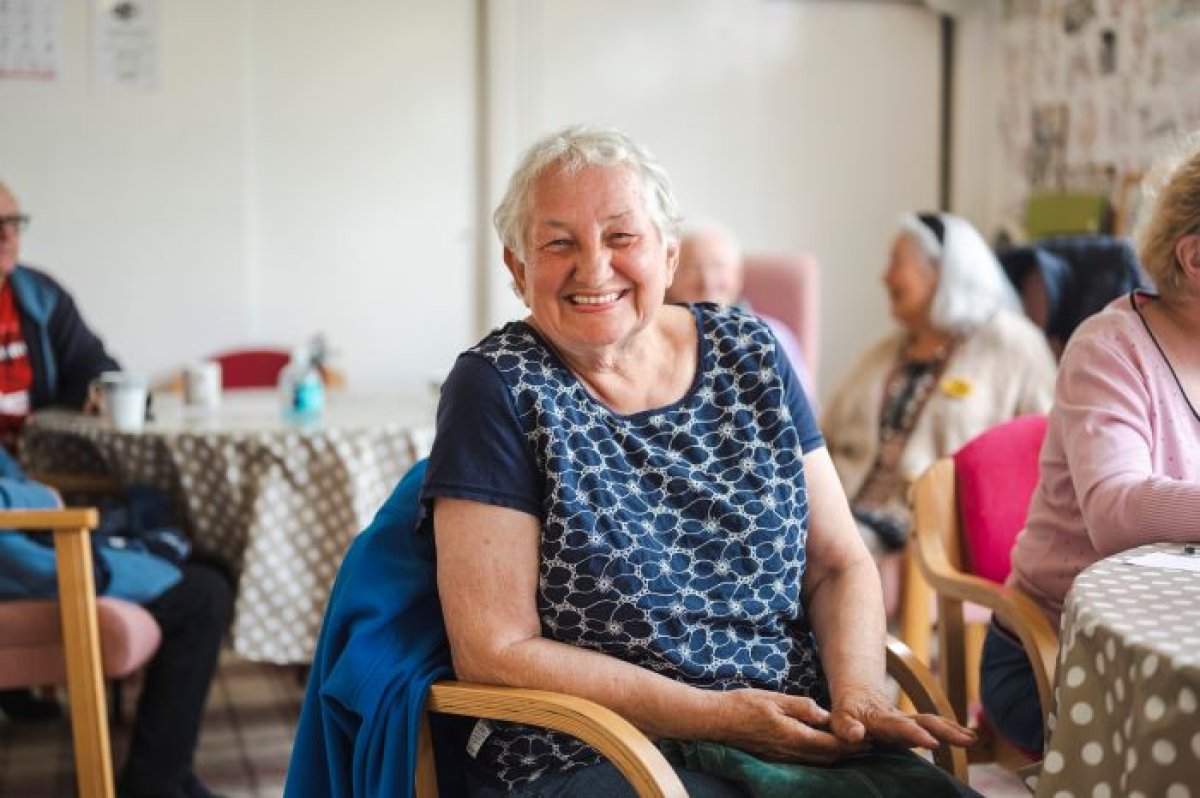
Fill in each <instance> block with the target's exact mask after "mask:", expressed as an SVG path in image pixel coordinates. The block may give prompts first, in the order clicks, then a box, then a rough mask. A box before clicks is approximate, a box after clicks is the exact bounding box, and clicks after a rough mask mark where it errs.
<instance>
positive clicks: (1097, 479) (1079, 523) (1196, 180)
mask: <svg viewBox="0 0 1200 798" xmlns="http://www.w3.org/2000/svg"><path fill="white" fill-rule="evenodd" d="M1140 256H1141V262H1142V268H1143V269H1145V271H1146V273H1147V274H1148V275H1149V276H1150V278H1151V279H1152V280H1153V281H1154V284H1155V286H1157V289H1158V293H1157V294H1151V293H1147V292H1144V291H1141V290H1134V291H1133V292H1131V293H1130V294H1129V295H1127V296H1124V297H1120V298H1119V299H1116V300H1114V301H1113V302H1112V303H1111V304H1110V305H1109V306H1108V307H1107V308H1106V309H1105V310H1104V311H1102V312H1101V313H1099V314H1097V315H1095V316H1092V317H1091V318H1090V319H1088V320H1087V321H1085V322H1084V323H1083V324H1082V325H1081V326H1080V327H1079V329H1078V330H1077V331H1076V332H1075V334H1074V335H1073V336H1072V337H1071V341H1070V343H1069V344H1068V345H1067V348H1066V351H1065V352H1064V353H1063V358H1062V364H1061V367H1060V371H1059V374H1058V384H1057V387H1056V389H1055V396H1054V407H1053V408H1052V409H1051V410H1050V416H1049V423H1048V425H1047V430H1046V442H1045V444H1044V445H1043V447H1042V453H1041V460H1040V466H1041V474H1040V480H1039V482H1038V487H1037V490H1036V491H1035V492H1034V495H1033V499H1032V501H1031V503H1030V507H1029V516H1028V519H1027V521H1026V527H1025V530H1024V531H1023V532H1022V533H1021V535H1020V537H1018V538H1017V543H1016V547H1015V548H1014V549H1013V555H1012V573H1011V575H1010V576H1009V580H1008V582H1009V584H1010V585H1011V586H1012V587H1014V588H1016V589H1017V590H1020V591H1021V592H1022V593H1025V594H1026V595H1028V596H1029V597H1030V598H1031V599H1033V601H1034V602H1036V603H1037V604H1038V605H1039V606H1040V607H1041V609H1042V610H1043V612H1045V614H1046V617H1047V618H1048V619H1049V620H1050V624H1051V626H1052V627H1053V628H1054V629H1058V628H1059V618H1060V616H1061V614H1062V608H1063V600H1064V599H1065V598H1066V595H1067V591H1068V590H1069V589H1070V587H1071V584H1072V583H1073V582H1074V580H1075V577H1076V576H1077V575H1078V574H1079V572H1080V571H1082V570H1083V569H1084V568H1086V567H1087V566H1089V565H1091V564H1092V563H1094V562H1096V561H1097V560H1099V559H1101V558H1103V557H1107V556H1109V555H1112V554H1116V553H1117V552H1121V551H1124V550H1125V549H1129V548H1133V547H1135V546H1139V545H1142V544H1144V543H1153V542H1156V541H1186V540H1196V539H1197V532H1198V531H1200V527H1198V526H1197V523H1198V522H1197V519H1200V414H1198V413H1197V408H1200V348H1198V347H1197V345H1196V342H1197V341H1200V149H1197V150H1195V151H1193V153H1192V154H1191V156H1190V157H1189V158H1188V160H1186V161H1185V162H1184V163H1183V164H1182V165H1181V166H1180V167H1179V168H1178V169H1177V170H1176V171H1175V172H1174V174H1173V175H1172V176H1171V178H1170V180H1169V182H1168V183H1167V184H1166V187H1165V189H1164V190H1163V191H1162V193H1161V195H1160V197H1159V199H1158V202H1157V204H1156V205H1155V206H1154V208H1153V211H1152V215H1151V217H1150V220H1149V224H1147V225H1146V227H1145V228H1144V230H1143V232H1142V235H1141V245H1140ZM980 687H981V697H982V699H983V704H984V707H985V708H986V710H987V712H988V717H989V718H990V719H991V721H992V723H993V724H994V725H995V726H996V728H997V729H998V730H999V731H1000V733H1001V734H1003V735H1004V736H1005V737H1006V738H1008V739H1010V740H1011V741H1012V742H1014V743H1017V744H1018V745H1021V746H1022V747H1024V748H1027V749H1030V750H1035V751H1040V750H1041V749H1042V743H1043V739H1042V711H1041V708H1040V707H1039V706H1038V698H1037V690H1036V689H1034V678H1033V674H1032V670H1031V668H1030V664H1029V661H1028V660H1027V659H1026V657H1025V654H1024V651H1023V649H1022V648H1021V645H1020V643H1018V642H1015V641H1014V639H1013V637H1012V635H1011V633H1010V632H1009V630H1006V629H1004V628H1002V627H1001V626H1000V625H999V624H998V623H997V622H995V621H993V622H992V625H991V626H990V627H989V629H988V634H987V638H986V639H985V642H984V649H983V663H982V677H981V684H980Z"/></svg>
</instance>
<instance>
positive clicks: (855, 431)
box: [821, 213, 1055, 556]
mask: <svg viewBox="0 0 1200 798" xmlns="http://www.w3.org/2000/svg"><path fill="white" fill-rule="evenodd" d="M883 282H884V286H885V287H886V288H887V292H888V300H889V305H890V310H891V314H892V317H893V318H894V319H895V320H896V321H897V322H898V323H899V324H900V329H898V330H896V331H895V332H893V333H891V334H889V335H888V336H886V337H885V338H884V339H883V340H881V341H880V342H878V343H877V344H875V345H874V346H872V347H871V348H870V349H868V350H867V351H866V353H865V354H864V355H863V356H862V357H861V358H860V359H859V361H858V363H857V365H855V366H854V367H853V368H852V369H851V371H850V374H849V376H847V377H846V378H845V380H844V381H843V382H842V384H841V385H840V386H839V387H838V389H837V390H836V391H835V392H834V394H833V397H832V398H831V399H830V400H829V403H828V406H827V407H826V410H825V414H824V416H823V418H822V424H821V429H822V431H823V432H824V433H825V440H826V443H827V445H828V447H829V454H830V456H831V457H832V459H833V463H834V465H835V466H836V467H837V471H838V474H839V475H840V476H841V479H842V485H843V486H844V487H845V489H846V492H847V494H848V495H849V496H850V497H851V498H850V507H851V509H852V510H853V512H854V517H855V519H856V520H857V521H858V527H859V531H860V533H861V534H862V537H863V540H864V541H866V543H867V545H868V547H869V548H870V549H871V550H872V552H874V553H875V554H876V555H877V556H879V555H882V554H884V553H887V552H891V551H898V550H900V549H901V548H902V547H903V546H904V542H905V540H906V539H907V537H908V531H909V526H910V524H911V516H910V512H909V507H908V490H909V485H910V483H911V482H912V480H913V479H915V478H916V477H917V476H918V475H920V474H921V472H923V471H924V470H925V469H926V468H928V467H929V465H930V464H932V463H933V462H934V461H935V460H937V459H938V458H939V457H944V456H946V455H948V454H950V453H952V452H954V451H955V450H956V449H958V448H959V447H961V446H962V445H963V444H964V443H966V442H967V441H969V440H970V439H971V438H973V437H975V436H976V435H978V434H979V433H981V432H983V431H984V430H986V429H987V428H989V427H991V426H994V425H996V424H999V423H1000V422H1002V421H1007V420H1008V419H1010V418H1013V417H1015V416H1019V415H1022V414H1025V413H1043V412H1045V411H1046V409H1047V408H1048V407H1049V406H1050V399H1051V394H1052V392H1053V390H1054V368H1055V366H1054V357H1053V356H1052V355H1051V354H1050V350H1049V348H1048V347H1047V346H1046V339H1045V337H1044V336H1043V335H1042V333H1041V331H1040V330H1038V329H1037V328H1036V327H1035V326H1034V325H1033V324H1031V323H1030V322H1029V320H1028V319H1026V318H1025V317H1024V316H1023V315H1021V313H1020V310H1019V305H1018V302H1017V297H1016V294H1015V293H1014V292H1013V289H1012V286H1011V285H1010V284H1009V282H1008V279H1007V278H1006V277H1005V276H1004V273H1003V272H1002V271H1001V270H1000V266H999V264H998V263H997V262H996V258H995V257H994V256H993V255H992V253H991V250H990V249H988V246H987V244H986V243H984V241H983V239H982V238H981V237H980V235H979V233H978V232H976V230H975V228H974V227H972V226H971V224H970V223H969V222H967V221H965V220H964V219H960V218H959V217H957V216H952V215H951V214H948V213H922V214H908V215H906V216H904V217H903V218H902V219H901V222H900V230H899V232H898V233H897V235H896V237H895V239H894V241H893V243H892V250H891V259H890V261H889V262H888V266H887V269H886V270H885V271H884V274H883Z"/></svg>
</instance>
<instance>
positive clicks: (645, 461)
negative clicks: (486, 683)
mask: <svg viewBox="0 0 1200 798" xmlns="http://www.w3.org/2000/svg"><path fill="white" fill-rule="evenodd" d="M694 313H695V316H696V323H697V329H698V332H699V342H700V344H699V347H698V352H697V357H698V364H697V369H696V378H695V382H694V384H693V385H692V387H691V389H690V390H689V391H688V392H687V393H686V395H685V396H684V397H683V398H681V399H680V400H679V401H678V402H675V403H673V404H671V405H669V406H666V407H662V408H657V409H654V410H650V411H647V412H643V413H637V414H633V415H628V416H624V415H619V414H616V413H614V412H612V411H611V410H609V409H608V408H607V407H605V406H604V405H602V404H601V403H599V402H597V401H596V400H595V399H593V398H592V397H591V395H590V394H589V393H588V392H587V390H586V388H585V387H584V386H583V385H582V384H581V383H580V381H579V380H578V378H577V377H576V376H575V375H574V374H573V372H571V371H570V370H569V369H568V368H567V367H566V366H565V365H564V364H563V363H562V362H561V361H560V360H559V359H558V358H557V356H556V355H555V354H554V352H553V350H552V348H551V347H549V346H548V345H546V344H545V342H544V341H542V340H541V339H540V338H539V337H538V335H537V334H536V332H535V331H534V330H533V329H532V328H531V327H529V326H528V325H525V324H523V323H515V324H510V325H508V326H506V327H505V328H503V329H502V330H499V331H497V332H495V333H493V334H492V335H490V336H488V337H487V338H485V339H484V341H483V342H482V343H481V344H480V345H479V346H477V347H475V348H474V349H473V350H471V352H469V353H468V354H466V355H465V356H463V357H462V358H460V359H459V361H458V363H457V364H456V365H455V368H454V370H453V372H452V373H451V375H450V376H449V378H448V379H447V382H446V385H445V388H444V389H443V399H442V406H441V407H440V408H439V413H438V433H437V438H436V440H435V443H434V449H433V453H432V454H431V457H430V465H429V476H428V479H427V481H426V486H425V491H424V494H423V496H424V498H425V499H427V500H429V499H432V498H434V497H442V496H446V497H456V498H465V499H470V500H474V501H480V502H485V503H490V504H498V505H502V506H508V507H512V508H515V509H518V510H522V511H524V512H528V513H530V514H533V515H536V516H537V517H538V519H539V521H540V525H541V529H542V536H541V551H540V572H539V583H538V595H537V609H538V614H539V617H540V619H541V622H542V634H543V635H545V636H546V637H548V638H550V639H554V640H558V641H560V642H564V643H567V644H570V645H574V646H579V647H583V648H588V649H592V650H596V651H600V652H602V653H605V654H608V655H610V656H613V657H616V658H618V659H622V660H624V661H626V662H630V663H633V664H635V665H638V666H639V667H643V668H647V669H649V670H652V671H655V672H657V673H661V674H663V675H665V676H667V677H669V678H672V679H677V680H679V681H683V682H686V683H689V684H693V685H697V686H701V687H705V688H710V689H736V688H740V687H756V688H760V689H764V690H772V691H782V692H788V693H792V694H797V695H807V696H811V697H813V698H814V699H816V700H817V701H819V702H822V703H825V702H827V700H828V699H827V695H826V685H825V682H824V678H823V676H822V674H821V672H820V666H819V662H818V659H817V656H816V643H815V640H814V638H813V636H812V633H811V630H810V629H809V627H808V624H807V621H806V619H805V614H804V608H803V606H802V604H801V602H800V589H801V583H802V580H803V577H804V569H805V564H806V553H805V542H806V539H807V533H808V499H807V492H806V488H805V481H804V460H803V453H804V452H807V451H811V450H812V449H813V448H815V447H817V446H820V445H821V444H822V439H821V435H820V432H819V431H818V430H817V427H816V424H815V422H814V420H813V418H812V413H811V410H810V409H809V407H808V403H807V400H806V399H805V398H804V393H803V391H802V390H801V389H800V387H799V385H798V381H797V380H796V379H795V375H794V373H793V372H792V371H791V368H790V366H789V364H788V362H787V359H786V357H784V356H783V355H782V354H781V353H780V351H779V348H778V346H777V344H776V341H775V338H774V336H773V335H772V334H771V332H770V330H769V329H768V328H767V327H766V325H765V324H764V323H763V322H762V321H761V320H760V319H758V318H757V317H755V316H752V315H750V314H748V313H745V312H744V311H741V310H738V309H721V308H718V307H716V306H714V305H703V304H702V305H697V306H694ZM488 729H490V734H489V736H487V738H486V742H484V744H483V746H482V748H481V749H480V750H479V752H478V762H479V763H480V764H481V765H482V766H483V767H486V768H488V769H490V770H491V771H492V772H493V773H494V774H495V775H496V777H497V778H498V779H499V780H500V781H503V782H504V783H506V784H508V785H509V786H515V785H519V784H521V783H523V782H526V781H528V780H530V779H533V778H536V777H538V776H540V775H541V774H543V773H548V772H555V771H563V770H568V769H571V768H576V767H580V766H584V765H591V764H597V763H599V762H600V761H601V759H600V756H599V754H598V753H596V752H595V751H594V750H592V749H591V748H589V747H587V746H585V745H584V744H583V743H581V742H580V741H578V740H576V739H574V738H571V737H568V736H566V735H562V734H559V733H557V732H552V731H549V730H546V729H540V728H532V727H527V726H518V725H513V724H503V723H492V724H489V727H488V728H485V731H486V730H488Z"/></svg>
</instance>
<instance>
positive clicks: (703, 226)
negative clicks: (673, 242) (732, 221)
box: [679, 219, 742, 262]
mask: <svg viewBox="0 0 1200 798" xmlns="http://www.w3.org/2000/svg"><path fill="white" fill-rule="evenodd" d="M706 235H715V236H718V237H720V239H721V240H722V241H724V242H725V244H726V245H727V246H728V247H729V248H730V250H732V251H733V254H734V257H735V258H737V260H738V261H739V262H741V260H742V242H741V241H738V237H737V236H736V235H735V234H734V232H733V231H732V230H730V229H729V227H728V226H726V225H724V224H722V223H721V222H718V221H714V220H712V219H688V220H687V221H686V222H683V223H682V225H681V226H680V229H679V240H680V241H683V240H684V239H687V238H698V237H700V236H706Z"/></svg>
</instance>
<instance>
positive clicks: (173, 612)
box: [118, 563, 233, 798]
mask: <svg viewBox="0 0 1200 798" xmlns="http://www.w3.org/2000/svg"><path fill="white" fill-rule="evenodd" d="M182 571H183V579H182V581H180V582H179V584H177V585H175V586H174V587H172V588H171V589H170V590H168V591H167V592H166V593H164V594H162V595H161V596H159V597H158V598H156V599H155V600H154V601H152V602H150V603H149V604H146V605H145V607H146V609H147V610H148V611H149V612H150V614H151V615H152V616H154V620H156V621H157V622H158V625H159V628H160V629H162V635H163V637H162V644H161V645H160V646H159V649H158V652H157V653H156V654H155V655H154V658H153V659H151V660H150V663H149V665H148V666H147V668H146V673H145V677H144V680H143V684H142V694H141V697H140V698H139V699H138V707H137V716H136V718H135V719H134V724H133V735H132V737H131V739H130V744H129V755H128V757H127V759H126V761H125V767H124V768H123V769H122V772H121V777H120V779H119V783H118V787H119V789H118V791H119V793H120V794H121V796H123V798H124V797H126V796H127V797H128V798H180V796H185V795H187V788H186V785H188V784H189V782H190V780H191V778H192V757H193V755H194V753H195V750H196V740H197V739H198V737H199V736H200V720H201V717H202V715H203V713H204V703H205V700H206V699H207V697H208V688H209V685H210V684H211V683H212V679H213V674H214V673H215V672H216V669H217V655H218V654H219V652H220V648H221V640H222V638H223V637H224V635H225V630H226V629H227V628H228V626H229V621H230V618H231V616H232V614H233V588H232V587H231V586H230V583H229V580H228V578H227V577H226V576H225V575H224V574H223V573H222V572H221V571H219V570H217V569H216V568H213V567H211V566H209V565H201V564H198V563H187V564H185V565H184V566H183V568H182Z"/></svg>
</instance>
